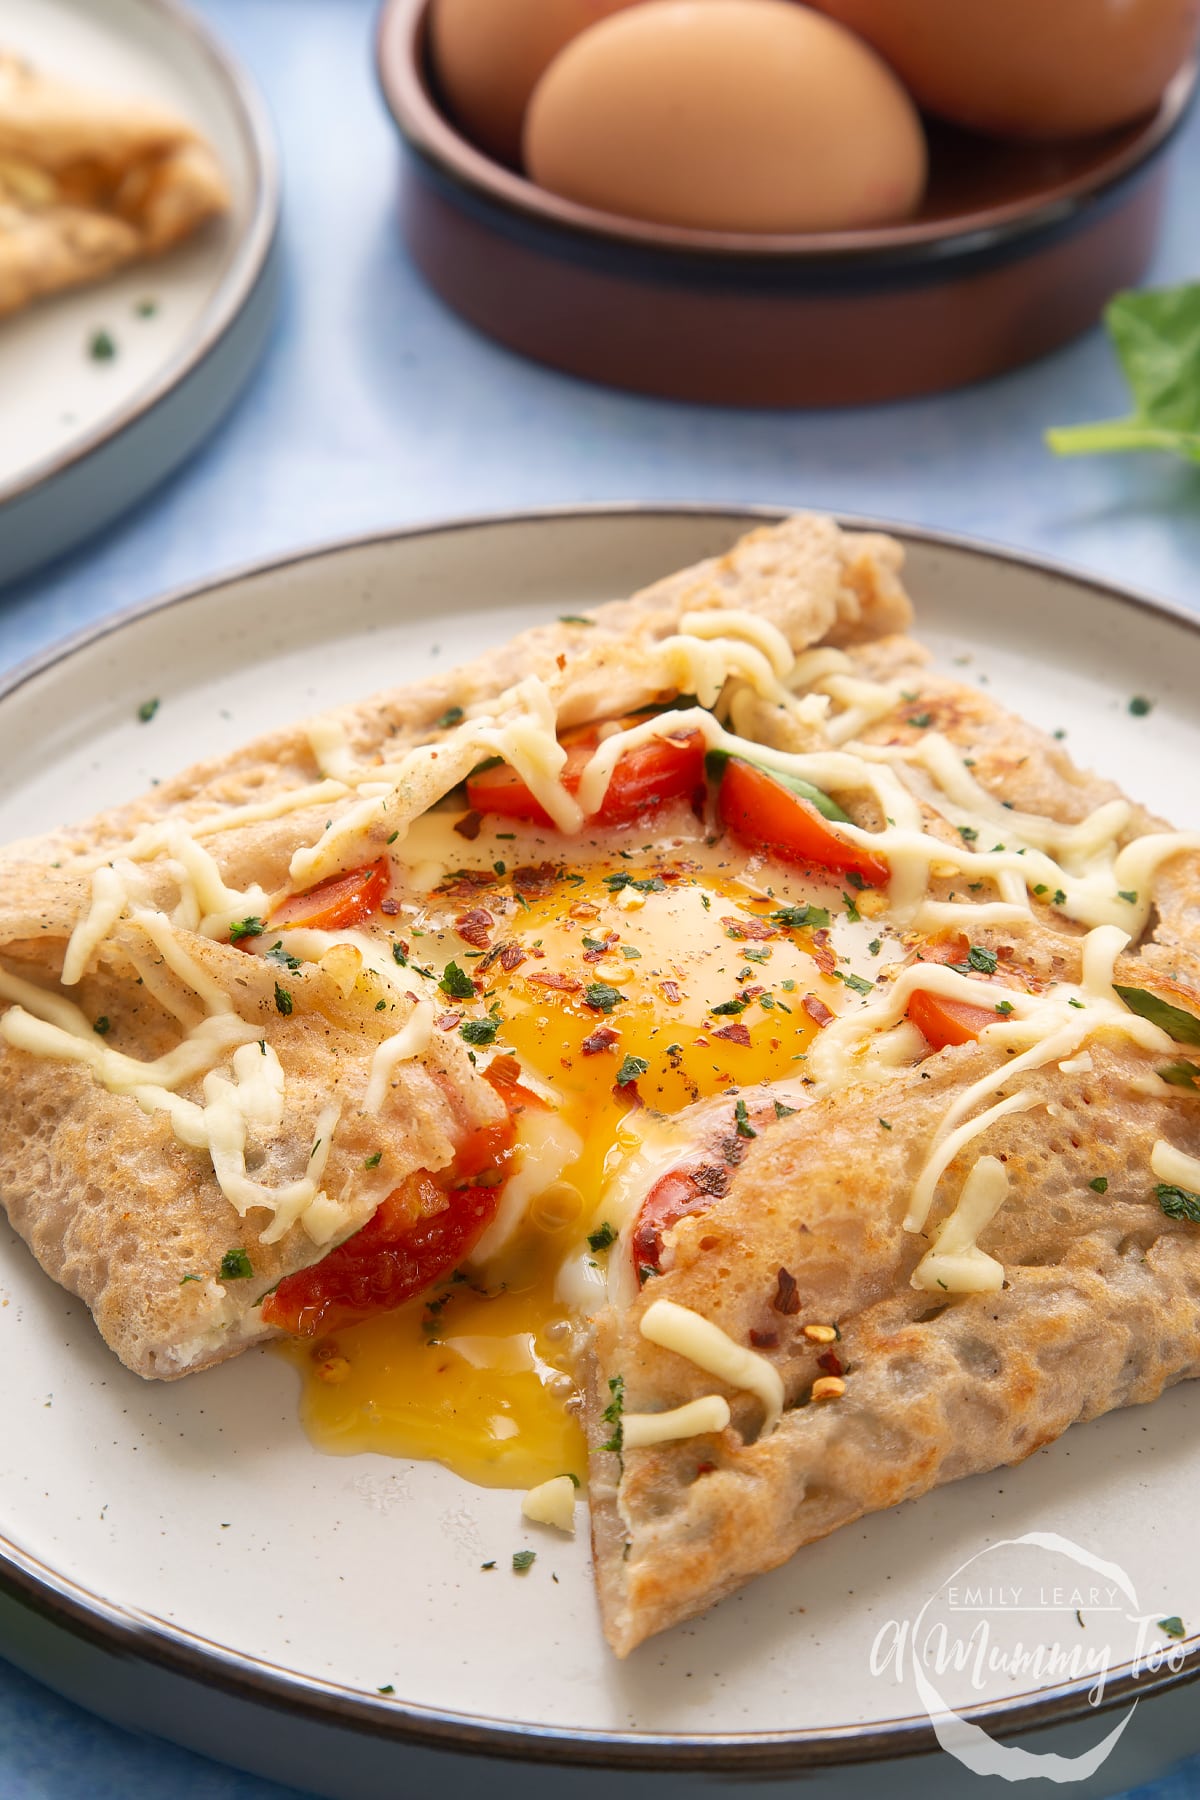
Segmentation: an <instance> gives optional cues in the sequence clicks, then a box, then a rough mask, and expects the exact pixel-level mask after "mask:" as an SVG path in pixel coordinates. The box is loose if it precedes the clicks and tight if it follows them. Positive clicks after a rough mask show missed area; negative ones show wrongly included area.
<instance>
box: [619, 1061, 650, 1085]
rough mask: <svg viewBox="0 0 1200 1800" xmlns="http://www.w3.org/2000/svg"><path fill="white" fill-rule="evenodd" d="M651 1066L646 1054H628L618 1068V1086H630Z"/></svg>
mask: <svg viewBox="0 0 1200 1800" xmlns="http://www.w3.org/2000/svg"><path fill="white" fill-rule="evenodd" d="M649 1067H650V1064H649V1063H648V1062H647V1061H646V1059H645V1057H644V1056H627V1057H626V1058H625V1060H624V1062H623V1063H622V1064H621V1066H620V1068H619V1069H618V1070H617V1086H618V1087H630V1086H631V1085H632V1084H633V1082H635V1081H636V1080H637V1079H638V1076H639V1075H644V1074H645V1073H646V1071H647V1069H649Z"/></svg>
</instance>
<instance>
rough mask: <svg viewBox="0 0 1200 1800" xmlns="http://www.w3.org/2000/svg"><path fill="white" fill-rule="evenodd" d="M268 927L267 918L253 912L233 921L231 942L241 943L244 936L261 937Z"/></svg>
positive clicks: (230, 928) (230, 934) (230, 930)
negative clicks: (259, 916)
mask: <svg viewBox="0 0 1200 1800" xmlns="http://www.w3.org/2000/svg"><path fill="white" fill-rule="evenodd" d="M266 929H267V925H266V920H265V919H260V918H258V917H257V916H256V915H255V914H254V913H251V914H250V916H249V917H248V918H245V919H235V920H234V921H233V923H232V925H231V926H230V927H229V941H230V943H231V944H240V943H241V941H242V939H243V938H248V937H261V936H262V934H263V932H264V931H265V930H266Z"/></svg>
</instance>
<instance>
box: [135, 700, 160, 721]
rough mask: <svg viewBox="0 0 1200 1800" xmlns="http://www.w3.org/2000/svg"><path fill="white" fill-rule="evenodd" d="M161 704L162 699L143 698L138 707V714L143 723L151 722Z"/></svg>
mask: <svg viewBox="0 0 1200 1800" xmlns="http://www.w3.org/2000/svg"><path fill="white" fill-rule="evenodd" d="M161 705H162V701H161V700H143V701H142V704H141V705H140V706H139V707H138V709H137V716H138V718H139V719H140V720H141V722H142V724H143V725H148V724H149V723H150V721H151V719H152V718H153V717H154V715H155V713H156V712H157V711H158V709H159V707H160V706H161Z"/></svg>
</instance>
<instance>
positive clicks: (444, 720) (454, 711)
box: [438, 706, 463, 731]
mask: <svg viewBox="0 0 1200 1800" xmlns="http://www.w3.org/2000/svg"><path fill="white" fill-rule="evenodd" d="M462 716H463V709H462V707H461V706H448V707H447V708H446V710H445V712H444V713H443V714H442V716H441V718H440V719H439V720H438V730H439V731H449V729H450V727H451V725H457V724H458V722H459V720H460V719H461V718H462Z"/></svg>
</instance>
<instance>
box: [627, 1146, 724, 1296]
mask: <svg viewBox="0 0 1200 1800" xmlns="http://www.w3.org/2000/svg"><path fill="white" fill-rule="evenodd" d="M712 1203H713V1194H712V1192H711V1190H708V1189H705V1188H704V1187H702V1186H701V1184H700V1182H699V1181H698V1180H697V1179H696V1177H695V1175H694V1174H693V1173H692V1172H691V1170H690V1169H686V1168H684V1169H670V1170H668V1172H667V1173H666V1174H665V1175H663V1176H661V1177H660V1178H659V1180H658V1181H656V1182H655V1184H654V1186H653V1187H652V1188H651V1189H650V1192H649V1193H648V1194H647V1195H646V1198H645V1199H644V1200H643V1201H642V1208H641V1211H640V1212H639V1214H638V1221H637V1224H636V1225H635V1226H634V1229H633V1235H632V1237H631V1239H630V1248H631V1251H632V1254H633V1266H634V1268H635V1270H636V1271H637V1274H638V1278H639V1280H641V1279H642V1274H643V1271H644V1270H646V1269H652V1270H654V1271H655V1272H657V1271H658V1269H659V1267H660V1262H661V1258H662V1240H663V1233H664V1231H666V1230H668V1228H669V1227H670V1226H672V1225H674V1224H676V1223H677V1221H678V1220H680V1219H682V1218H685V1217H686V1216H687V1214H688V1213H695V1212H703V1211H704V1210H705V1208H706V1207H709V1206H711V1205H712Z"/></svg>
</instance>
